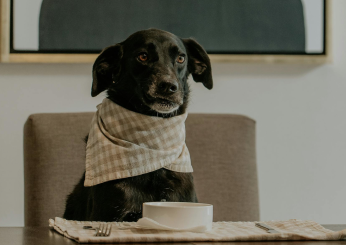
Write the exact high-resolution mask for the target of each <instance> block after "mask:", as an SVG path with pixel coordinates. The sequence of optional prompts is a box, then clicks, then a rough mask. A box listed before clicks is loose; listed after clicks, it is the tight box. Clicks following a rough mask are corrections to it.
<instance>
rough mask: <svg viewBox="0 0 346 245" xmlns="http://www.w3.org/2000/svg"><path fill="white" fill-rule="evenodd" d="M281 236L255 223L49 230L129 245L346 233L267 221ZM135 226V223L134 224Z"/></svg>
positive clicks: (66, 225) (67, 223)
mask: <svg viewBox="0 0 346 245" xmlns="http://www.w3.org/2000/svg"><path fill="white" fill-rule="evenodd" d="M261 223H264V224H267V225H269V226H271V227H272V228H274V229H275V230H277V231H279V232H280V233H276V234H271V233H267V232H266V231H264V230H262V229H260V228H258V227H256V226H255V222H214V223H213V229H212V230H211V231H208V232H205V233H194V232H177V231H162V230H148V229H136V228H125V229H124V227H126V226H127V225H128V226H131V223H127V222H112V224H113V228H112V233H111V235H110V236H109V237H95V236H94V234H95V231H93V230H85V229H83V226H86V225H89V226H93V227H98V226H99V224H100V222H87V221H71V220H66V219H62V218H58V217H56V218H55V219H54V220H53V219H50V220H49V226H50V227H52V228H53V229H55V230H56V231H57V232H59V233H60V234H62V235H64V236H66V237H68V238H70V239H72V240H75V241H77V242H79V243H127V242H206V241H210V242H227V241H276V240H281V241H282V240H324V241H325V240H343V239H345V238H346V229H345V230H342V231H331V230H328V229H326V228H324V227H323V226H321V225H320V224H318V223H316V222H314V221H304V220H296V219H291V220H286V221H266V222H261ZM132 224H133V223H132Z"/></svg>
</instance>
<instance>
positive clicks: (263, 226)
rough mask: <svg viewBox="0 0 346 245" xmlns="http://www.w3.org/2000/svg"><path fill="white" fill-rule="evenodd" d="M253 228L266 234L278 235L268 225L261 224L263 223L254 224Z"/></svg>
mask: <svg viewBox="0 0 346 245" xmlns="http://www.w3.org/2000/svg"><path fill="white" fill-rule="evenodd" d="M255 226H256V227H258V228H260V229H263V230H265V231H266V232H268V233H280V232H278V231H277V230H274V229H273V228H271V227H270V226H269V225H266V224H263V223H255Z"/></svg>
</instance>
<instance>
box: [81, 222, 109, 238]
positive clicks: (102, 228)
mask: <svg viewBox="0 0 346 245" xmlns="http://www.w3.org/2000/svg"><path fill="white" fill-rule="evenodd" d="M83 229H86V230H95V231H96V233H95V236H110V234H111V232H112V224H108V223H106V224H104V223H101V224H100V225H99V227H96V228H95V227H92V226H89V225H87V226H83Z"/></svg>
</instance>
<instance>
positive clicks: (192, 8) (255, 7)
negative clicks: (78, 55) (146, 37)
mask: <svg viewBox="0 0 346 245" xmlns="http://www.w3.org/2000/svg"><path fill="white" fill-rule="evenodd" d="M148 28H158V29H163V30H166V31H169V32H172V33H174V34H176V35H178V36H180V37H194V38H195V39H197V40H198V42H200V43H201V44H202V45H203V46H204V47H205V49H206V50H207V51H208V52H209V53H305V26H304V12H303V5H302V2H301V0H284V1H282V0H281V1H279V0H174V1H173V0H102V1H99V0H98V1H97V0H59V1H56V0H43V2H42V6H41V11H40V19H39V50H40V51H53V52H54V51H55V52H59V51H90V52H93V51H94V52H98V51H100V50H101V49H102V48H104V47H106V46H109V45H111V44H114V43H118V42H121V41H123V40H124V39H126V38H127V37H128V36H129V35H130V34H132V33H134V32H136V31H138V30H142V29H148Z"/></svg>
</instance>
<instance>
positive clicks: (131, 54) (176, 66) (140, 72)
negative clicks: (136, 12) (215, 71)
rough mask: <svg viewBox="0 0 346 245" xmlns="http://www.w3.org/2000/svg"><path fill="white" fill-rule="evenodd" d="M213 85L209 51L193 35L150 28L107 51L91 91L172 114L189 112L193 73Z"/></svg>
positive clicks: (152, 111) (95, 70) (197, 79)
mask: <svg viewBox="0 0 346 245" xmlns="http://www.w3.org/2000/svg"><path fill="white" fill-rule="evenodd" d="M190 74H192V76H193V79H194V81H195V82H201V83H203V85H204V86H205V87H206V88H208V89H211V88H212V87H213V79H212V73H211V65H210V60H209V57H208V55H207V53H206V52H205V50H204V49H203V48H202V47H201V45H199V44H198V43H197V42H196V41H195V40H193V39H181V38H179V37H177V36H175V35H174V34H172V33H169V32H165V31H161V30H157V29H149V30H144V31H139V32H136V33H134V34H132V35H131V36H130V37H128V38H127V39H126V40H125V41H123V42H121V43H118V44H115V45H113V46H110V47H108V48H106V49H104V50H103V51H102V52H101V54H100V55H99V56H98V58H97V59H96V61H95V63H94V66H93V84H92V90H91V95H92V96H93V97H94V96H96V95H98V94H99V93H101V92H102V91H104V90H108V91H107V92H108V98H109V99H111V100H112V101H114V102H115V103H117V104H119V105H121V106H123V107H125V108H127V109H129V110H133V111H135V112H139V113H142V114H146V115H155V116H163V117H164V116H168V115H177V114H181V113H184V112H185V109H186V107H187V103H188V95H189V86H188V84H187V78H188V76H189V75H190Z"/></svg>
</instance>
